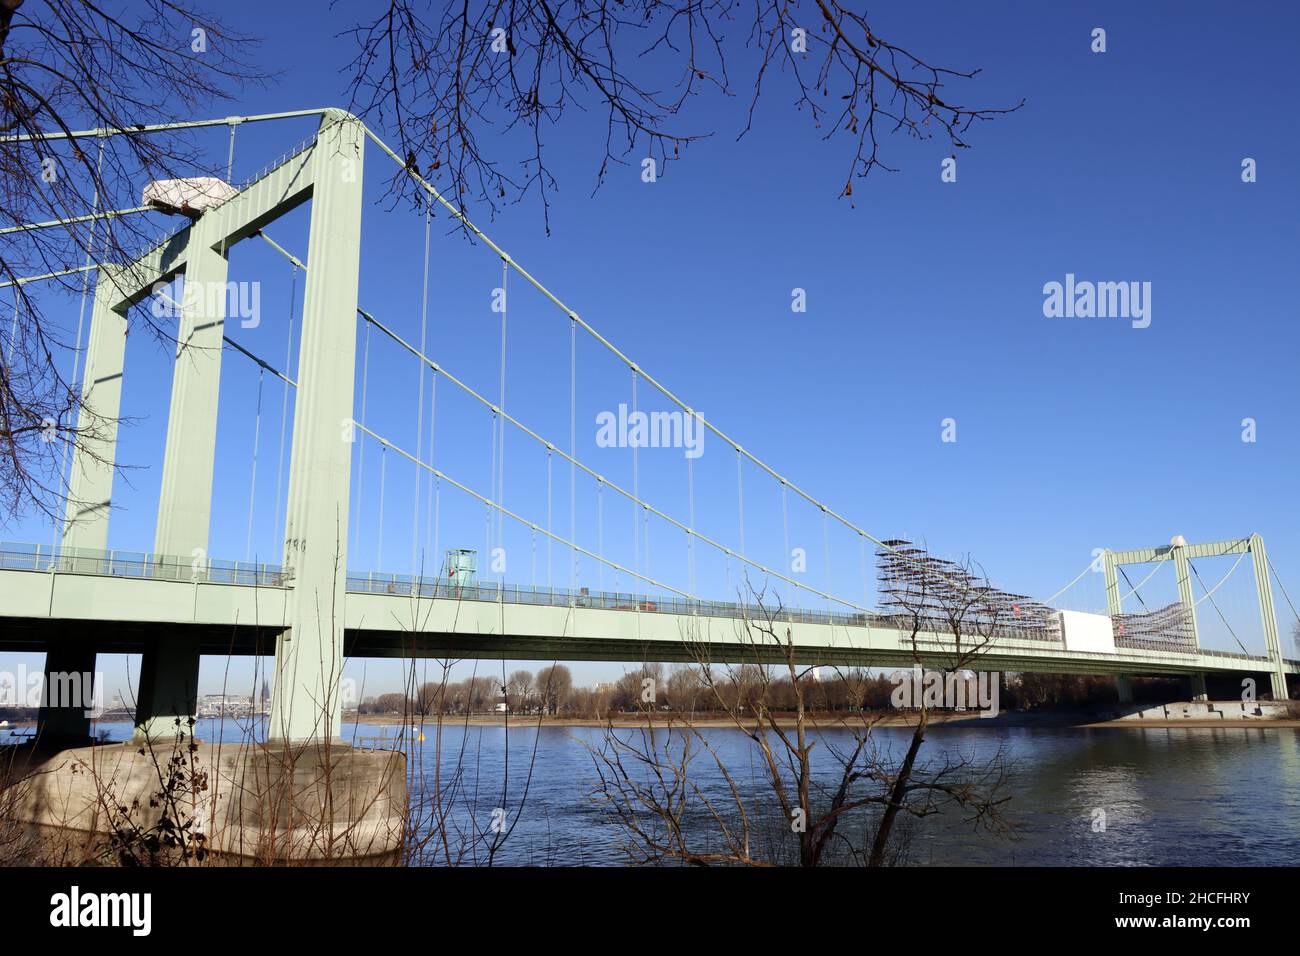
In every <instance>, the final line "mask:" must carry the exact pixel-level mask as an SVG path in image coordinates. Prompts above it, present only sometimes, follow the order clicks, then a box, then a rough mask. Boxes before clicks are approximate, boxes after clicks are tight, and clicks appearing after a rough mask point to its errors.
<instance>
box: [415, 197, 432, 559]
mask: <svg viewBox="0 0 1300 956" xmlns="http://www.w3.org/2000/svg"><path fill="white" fill-rule="evenodd" d="M429 215H430V210H429V209H428V208H427V207H426V209H425V213H424V277H423V280H422V284H421V286H420V351H421V352H423V351H424V350H425V347H426V344H427V342H428V328H429ZM417 371H418V372H419V376H420V385H419V394H418V395H417V397H416V400H415V407H416V412H415V456H416V457H417V458H419V457H421V456H422V455H423V454H424V363H423V362H420V363H418V368H417ZM432 457H433V456H432V454H431V455H430V458H432ZM422 477H423V476H422V475H421V474H420V472H419V470H418V469H417V470H416V473H415V520H414V521H413V522H411V573H412V574H418V572H419V570H420V567H421V562H420V560H419V555H420V489H421V485H422V481H421V478H422Z"/></svg>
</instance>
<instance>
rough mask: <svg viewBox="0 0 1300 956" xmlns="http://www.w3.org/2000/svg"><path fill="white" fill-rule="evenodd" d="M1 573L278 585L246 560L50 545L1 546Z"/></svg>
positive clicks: (275, 570)
mask: <svg viewBox="0 0 1300 956" xmlns="http://www.w3.org/2000/svg"><path fill="white" fill-rule="evenodd" d="M0 569H7V570H18V571H55V572H60V573H65V574H97V575H104V576H108V577H126V578H152V579H155V580H161V581H207V582H211V583H215V584H251V585H270V586H280V585H283V584H284V580H285V579H284V572H283V570H282V569H281V568H280V566H279V565H274V564H263V563H257V562H249V561H220V560H212V559H207V560H205V559H204V558H203V557H202V556H195V557H192V558H184V557H179V556H177V555H167V554H154V553H152V552H147V551H119V550H110V551H101V550H98V549H95V548H64V547H59V546H53V545H48V544H22V543H16V542H10V541H6V542H0Z"/></svg>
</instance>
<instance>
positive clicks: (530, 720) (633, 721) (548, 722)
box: [344, 711, 1300, 730]
mask: <svg viewBox="0 0 1300 956" xmlns="http://www.w3.org/2000/svg"><path fill="white" fill-rule="evenodd" d="M344 720H345V721H347V722H348V723H356V724H357V725H358V726H362V727H366V726H370V727H393V726H399V727H400V726H402V725H403V724H404V723H407V722H408V720H406V719H404V718H402V717H401V716H399V715H388V714H366V715H365V716H357V715H355V714H348V715H345V716H344ZM684 720H685V718H683V717H680V716H677V715H673V714H656V715H655V721H656V723H659V724H664V725H666V724H668V723H670V722H673V723H679V724H680V723H682V722H684ZM436 722H437V721H436V719H432V718H431V719H428V720H426V721H425V723H424V727H425V728H426V730H427V728H429V727H430V726H433V725H435V724H436ZM795 722H796V720H795V717H794V715H792V714H791V715H780V716H779V717H778V718H777V723H778V724H779V725H780V726H782V727H793V726H794V725H795ZM808 722H809V723H810V724H812V725H814V726H817V727H845V728H853V727H861V726H862V720H861V718H860V717H857V716H846V715H843V714H813V715H809V716H808ZM875 723H876V726H878V727H914V726H916V714H914V713H901V714H900V713H888V714H877V715H875ZM539 724H540V726H543V727H605V726H610V725H612V726H614V727H616V728H635V727H643V726H645V718H644V717H642V716H640V715H634V714H618V715H615V716H613V717H610V718H608V719H600V720H598V719H595V718H586V717H552V716H543V717H539V716H537V715H532V716H526V715H522V714H511V715H510V716H509V717H508V718H506V717H503V716H501V715H498V714H473V715H469V716H464V715H462V716H448V717H444V718H443V725H444V726H453V725H454V726H470V727H504V726H512V727H536V726H538V725H539ZM691 725H692V726H694V727H697V728H700V729H717V728H731V727H735V726H736V724H735V722H734V721H733V720H732V719H731V718H729V717H726V716H720V715H716V714H709V715H703V716H696V717H693V718H691ZM930 725H931V726H932V727H933V726H947V725H950V726H953V727H962V728H982V729H988V730H992V729H995V728H999V727H1016V728H1023V729H1028V730H1032V729H1034V728H1036V727H1037V728H1042V729H1052V730H1057V729H1060V728H1066V727H1087V728H1102V727H1187V728H1205V727H1266V728H1273V729H1281V728H1286V729H1300V718H1290V717H1286V718H1257V719H1252V720H1222V719H1204V718H1182V719H1177V720H1173V719H1154V718H1134V717H1118V716H1109V715H1107V716H1102V715H1098V714H1096V713H1060V712H1051V711H1034V712H1007V713H1001V714H998V715H997V716H996V717H980V716H978V715H976V714H970V713H950V712H931V714H930ZM413 726H418V724H413Z"/></svg>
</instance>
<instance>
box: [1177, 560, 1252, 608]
mask: <svg viewBox="0 0 1300 956" xmlns="http://www.w3.org/2000/svg"><path fill="white" fill-rule="evenodd" d="M1247 554H1249V552H1248V551H1243V552H1241V554H1239V555H1237V560H1236V561H1234V562H1233V563H1232V567H1230V568H1228V573H1227V574H1225V575H1224V576H1223V577H1221V578H1219V583H1218V584H1216V585H1215V586H1214V587H1212V588H1210V589H1209V590H1208V591H1205V593H1204V594H1202V595H1201V596H1200V597H1199V598H1198V599H1197V600H1196V601H1195V602H1194V603H1193V605H1192V606H1193V607H1198V606H1199V605H1200V603H1201V602H1202V601H1205V600H1207V599H1208V600H1210V602H1211V603H1213V598H1211V597H1210V595H1211V594H1213V593H1214V592H1215V591H1217V590H1219V588H1221V587H1223V584H1224V582H1225V581H1227V580H1228V578H1230V577H1232V572H1233V571H1236V570H1237V565H1239V564H1241V562H1242V559H1243V558H1245V557H1246V555H1247ZM1191 563H1192V562H1191V560H1190V559H1189V560H1188V562H1187V564H1188V566H1191ZM1192 570H1193V571H1195V570H1196V569H1195V568H1194V567H1193V568H1192ZM1200 578H1201V576H1200V574H1197V575H1196V579H1197V580H1198V581H1199V580H1200ZM1201 589H1202V590H1205V583H1204V582H1201Z"/></svg>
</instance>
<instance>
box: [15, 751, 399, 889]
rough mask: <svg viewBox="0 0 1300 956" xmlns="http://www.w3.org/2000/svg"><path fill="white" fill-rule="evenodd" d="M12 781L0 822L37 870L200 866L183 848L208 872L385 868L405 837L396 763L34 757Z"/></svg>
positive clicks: (384, 754)
mask: <svg viewBox="0 0 1300 956" xmlns="http://www.w3.org/2000/svg"><path fill="white" fill-rule="evenodd" d="M20 759H21V758H20ZM11 780H12V782H11V783H10V784H9V785H8V786H7V787H6V790H5V795H6V796H5V803H6V804H7V811H8V812H7V814H6V815H7V816H8V817H10V818H11V819H12V820H13V821H16V822H18V823H22V824H26V825H28V826H29V827H31V828H33V829H34V832H37V833H39V834H40V837H41V840H40V842H41V844H42V848H43V850H44V852H45V856H46V857H47V862H56V863H64V864H69V865H71V864H75V863H78V862H88V861H93V860H99V861H100V862H105V863H112V862H118V861H121V860H123V859H124V858H125V859H126V860H130V859H132V858H135V859H139V858H141V857H149V856H150V854H160V855H161V856H163V857H165V858H166V860H165V862H177V861H179V860H180V859H183V858H188V860H189V861H190V862H199V860H197V859H196V858H195V857H194V855H193V854H192V853H190V854H187V853H186V852H185V851H184V850H183V849H182V848H181V846H182V845H183V846H184V847H187V848H189V849H190V850H191V851H193V850H194V849H197V848H199V847H202V848H203V849H204V851H205V852H204V853H202V854H200V856H201V857H202V858H203V859H202V861H201V862H205V863H210V864H217V865H241V864H266V865H286V864H287V865H295V864H296V865H314V864H330V863H343V864H356V863H373V864H386V863H387V864H395V863H398V862H400V860H401V852H402V848H403V846H404V841H405V836H406V813H407V783H406V755H405V754H404V753H402V752H400V751H392V750H363V749H359V748H353V747H351V746H349V745H347V744H343V743H329V744H325V743H313V744H309V745H274V744H272V745H265V744H204V743H196V744H194V745H193V746H192V747H191V746H190V745H189V744H188V743H185V744H182V745H180V746H177V747H171V746H167V747H162V746H159V745H157V744H155V745H154V746H153V747H152V748H150V747H148V746H142V745H140V744H139V743H133V744H106V745H99V746H93V747H78V748H74V749H71V750H65V751H62V752H59V753H57V754H54V755H52V756H49V757H45V758H42V757H38V756H35V755H32V756H31V757H30V759H28V760H27V761H26V763H25V764H22V765H19V766H15V767H14V768H13V770H12V773H11ZM150 861H151V862H152V860H150Z"/></svg>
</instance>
